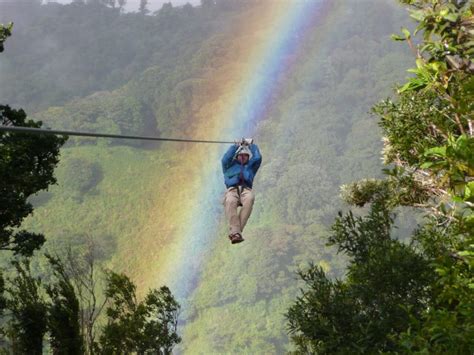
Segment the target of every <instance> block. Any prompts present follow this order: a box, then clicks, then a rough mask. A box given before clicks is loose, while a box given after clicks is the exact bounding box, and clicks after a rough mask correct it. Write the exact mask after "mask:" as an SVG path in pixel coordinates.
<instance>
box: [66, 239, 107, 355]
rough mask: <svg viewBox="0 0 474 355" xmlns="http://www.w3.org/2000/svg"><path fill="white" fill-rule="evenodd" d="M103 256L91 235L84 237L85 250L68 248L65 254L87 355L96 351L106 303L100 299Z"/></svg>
mask: <svg viewBox="0 0 474 355" xmlns="http://www.w3.org/2000/svg"><path fill="white" fill-rule="evenodd" d="M102 256H103V255H102V250H101V247H100V245H98V244H97V243H96V241H95V240H94V238H93V237H92V236H91V235H89V234H87V235H85V248H83V249H82V250H77V249H72V248H71V247H70V246H69V247H68V248H67V250H66V253H65V262H64V271H65V273H66V274H67V275H68V277H69V279H70V282H71V284H72V285H73V286H74V288H75V290H76V295H77V297H78V301H79V322H80V329H81V334H82V336H83V341H84V345H85V351H86V353H87V354H94V353H95V351H96V348H97V342H96V333H97V329H96V328H97V324H96V323H97V320H98V319H99V317H100V316H101V314H102V310H103V309H104V306H105V304H106V301H107V298H106V297H101V296H100V295H101V282H100V281H101V269H100V268H99V263H100V261H101V259H102Z"/></svg>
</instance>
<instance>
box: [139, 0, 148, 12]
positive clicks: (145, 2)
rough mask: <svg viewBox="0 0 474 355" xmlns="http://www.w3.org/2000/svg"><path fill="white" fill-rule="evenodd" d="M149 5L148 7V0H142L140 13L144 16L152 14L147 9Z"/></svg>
mask: <svg viewBox="0 0 474 355" xmlns="http://www.w3.org/2000/svg"><path fill="white" fill-rule="evenodd" d="M147 5H148V0H140V7H139V8H138V11H139V12H140V13H141V14H142V15H146V14H147V13H149V12H150V10H148V9H147Z"/></svg>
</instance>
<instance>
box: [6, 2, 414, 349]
mask: <svg viewBox="0 0 474 355" xmlns="http://www.w3.org/2000/svg"><path fill="white" fill-rule="evenodd" d="M226 4H227V5H226ZM328 9H329V10H328V11H327V13H326V14H325V15H324V18H323V19H321V20H320V21H319V23H318V24H317V25H316V26H315V27H314V29H312V31H311V33H310V35H309V36H308V40H307V42H306V43H304V53H303V55H302V57H301V59H299V61H298V67H297V68H296V69H295V70H294V71H293V72H292V73H291V75H289V77H288V79H287V80H288V83H287V84H285V90H283V92H281V93H280V96H279V98H278V101H277V103H276V104H275V107H274V108H273V109H272V111H271V114H270V115H269V117H268V118H267V119H265V120H263V121H261V122H259V123H258V126H257V127H256V133H255V138H256V140H257V142H258V144H259V145H260V148H261V150H262V152H263V155H264V164H263V166H262V168H261V171H260V172H259V175H258V177H257V181H256V186H257V189H256V191H257V200H256V205H255V208H254V212H253V215H252V217H251V220H250V223H249V226H248V230H247V235H248V241H247V242H246V243H244V244H243V245H242V247H241V248H239V249H234V248H230V244H229V243H228V240H227V239H226V238H224V237H219V239H218V240H217V242H216V243H214V245H212V246H211V250H209V251H208V254H207V258H206V260H205V262H204V264H203V265H202V272H201V275H200V277H199V281H198V284H197V287H196V288H195V289H194V292H193V294H192V295H191V296H190V298H189V299H187V300H184V304H185V311H184V312H183V321H182V325H181V333H182V336H183V343H182V344H181V345H180V351H184V352H187V353H199V354H209V353H249V354H254V353H269V354H270V353H283V352H285V351H287V350H289V340H288V336H287V334H286V328H285V320H284V313H285V312H286V310H287V308H288V305H289V304H290V303H291V302H292V301H293V300H294V298H295V296H296V294H297V293H298V281H297V277H296V274H295V271H296V270H297V269H298V267H300V266H301V267H303V266H306V265H307V263H308V262H310V261H313V262H315V263H319V264H320V265H321V266H322V267H323V268H324V269H325V270H327V271H328V272H329V273H330V274H331V275H332V276H338V275H339V276H340V275H341V274H342V272H343V266H344V260H342V259H341V258H340V257H338V256H337V255H336V254H335V250H334V249H331V248H328V247H326V246H325V243H326V239H325V236H326V235H327V233H328V232H327V231H328V226H329V225H330V224H331V223H332V221H333V219H334V216H335V215H336V214H337V212H338V210H340V209H343V208H345V206H344V205H343V204H342V202H341V201H340V198H339V186H340V185H341V184H343V183H347V182H350V181H354V180H357V179H360V178H363V177H367V176H377V175H379V174H380V169H381V164H380V153H379V152H380V150H381V147H382V144H381V142H380V138H379V137H380V134H379V132H378V128H377V123H376V119H375V118H374V117H373V116H371V115H370V114H369V110H370V107H371V106H372V105H373V104H374V103H375V102H377V101H378V100H379V99H381V98H383V97H385V96H388V95H389V94H390V90H391V89H392V88H391V87H390V85H392V83H393V82H396V81H397V80H400V79H401V78H403V77H404V76H405V73H404V68H406V67H407V66H408V64H407V58H408V56H407V53H406V52H404V49H402V48H401V46H398V45H397V44H393V43H390V41H389V35H390V34H391V33H393V32H396V31H397V30H398V29H399V28H400V27H401V26H402V22H403V21H405V20H403V18H404V17H403V11H402V10H400V9H399V8H397V7H396V6H395V4H391V3H390V2H388V1H379V0H363V1H355V0H354V1H343V0H341V1H334V2H333V3H332V4H331V6H329V7H328ZM251 11H252V6H250V5H249V4H248V3H246V5H245V6H244V5H241V6H238V5H230V4H228V3H227V2H225V1H223V2H217V5H214V6H210V7H206V6H202V7H199V8H192V7H188V6H186V7H183V8H179V9H178V8H166V7H165V8H164V9H163V10H161V11H160V12H159V13H157V14H155V15H154V16H142V15H139V14H127V15H123V14H120V13H119V12H118V11H117V9H115V10H114V9H107V8H102V7H101V8H100V12H98V11H96V10H94V9H92V8H89V7H87V6H85V5H71V6H53V5H49V6H43V7H41V10H40V16H37V17H35V18H27V19H24V20H23V22H21V21H20V23H23V25H22V26H23V27H22V26H20V24H19V25H18V26H17V27H15V32H14V36H13V37H12V41H11V46H12V48H11V50H9V51H7V52H6V55H5V57H2V58H1V61H0V69H1V71H2V74H1V75H2V80H5V79H6V80H8V82H10V83H12V85H11V86H10V87H9V90H8V91H3V90H2V91H0V93H1V99H2V101H3V100H5V102H6V103H11V104H14V105H17V106H23V107H28V108H31V110H32V111H34V112H35V114H34V118H36V119H41V120H43V121H44V122H45V123H46V125H47V126H49V127H54V128H58V129H60V128H64V129H75V130H85V131H97V132H108V133H125V134H147V135H162V136H175V137H176V136H190V135H191V134H192V132H193V130H192V126H193V117H194V113H195V112H196V111H198V110H199V107H196V106H195V105H196V103H199V102H206V100H208V99H209V100H211V95H210V94H209V93H208V92H206V91H205V90H204V88H206V87H207V86H208V85H209V80H210V79H209V78H210V77H212V73H214V72H218V71H219V70H222V68H223V66H225V65H232V64H233V63H232V62H231V61H232V56H231V53H230V54H229V53H226V50H228V48H232V44H233V43H234V42H235V43H237V41H241V40H242V38H239V37H238V36H239V34H238V33H233V32H232V31H231V29H232V24H233V23H234V22H235V21H237V22H238V21H240V20H242V18H244V17H245V16H247V15H248V14H249V13H250V12H251ZM13 15H14V13H13ZM13 15H12V16H13ZM7 16H8V13H4V14H2V17H1V18H0V20H3V19H4V17H7ZM94 16H97V17H94ZM94 18H95V19H96V20H97V19H98V18H100V21H96V20H94ZM86 19H87V21H86ZM53 20H54V23H55V25H54V26H52V25H51V23H52V22H53ZM34 28H36V29H38V32H39V33H43V34H44V36H40V37H42V38H40V39H39V40H38V42H36V39H34V38H32V37H28V36H27V34H28V33H31V31H32V29H34ZM16 31H18V35H17V33H16ZM76 35H78V37H76ZM68 36H71V37H68ZM15 37H17V38H18V39H16V38H15ZM71 38H74V41H72V40H71ZM47 39H49V40H50V42H51V43H53V42H54V46H55V51H54V52H51V51H50V50H47V48H48V47H47V44H46V40H47ZM15 40H18V42H16V43H15ZM8 45H10V43H8ZM23 48H27V50H26V52H25V51H23V50H22V49H23ZM223 56H224V57H225V58H226V61H222V60H217V59H218V58H222V57H223ZM36 57H38V58H41V60H40V62H41V63H42V64H41V65H42V68H41V70H38V69H35V67H34V66H33V65H32V62H33V60H32V58H36ZM64 58H66V59H64ZM7 93H8V95H7ZM208 96H209V98H208ZM222 138H223V139H224V138H229V137H222ZM230 138H231V139H232V138H234V137H230ZM235 138H237V137H235ZM188 153H189V148H187V147H182V146H180V145H177V144H174V143H173V144H167V143H162V144H141V143H132V142H118V141H115V140H114V141H113V140H110V139H98V140H93V139H82V138H80V139H79V138H71V139H70V140H69V143H68V145H67V147H65V148H64V149H63V150H62V155H61V163H60V166H59V168H58V170H57V177H58V184H57V186H54V187H52V188H51V189H50V190H49V191H47V192H43V193H40V194H39V195H38V196H36V197H35V198H34V199H33V203H34V204H35V206H36V209H35V212H34V216H33V217H32V218H30V219H29V220H28V221H27V223H26V227H27V228H29V229H31V230H33V231H41V232H42V233H44V234H45V235H46V237H47V243H46V249H48V250H60V249H61V248H64V247H65V246H67V245H69V244H74V243H77V240H80V236H83V235H86V234H87V235H92V236H93V237H94V238H96V239H100V240H106V242H105V243H104V253H105V254H106V257H105V260H106V261H105V262H104V265H105V266H108V267H113V268H114V269H116V270H119V271H124V272H126V273H127V274H128V275H130V276H131V277H132V279H133V280H134V281H136V283H137V285H138V287H139V292H140V293H141V294H144V293H145V292H146V291H147V290H148V288H150V287H156V286H159V285H160V283H159V282H160V281H159V280H154V279H152V278H151V277H150V275H153V272H152V271H150V270H153V268H154V267H155V265H153V264H150V262H149V260H150V259H148V258H147V255H153V254H154V253H156V252H157V251H158V250H159V249H160V248H166V244H165V243H164V242H163V237H159V236H157V238H156V239H153V240H150V239H146V238H145V237H144V236H146V235H147V234H142V233H141V232H142V231H144V229H146V227H147V223H149V220H150V217H151V214H150V211H151V210H152V209H153V208H157V207H159V208H162V209H163V215H161V217H162V218H166V213H167V211H166V208H167V206H166V205H163V206H157V203H158V202H160V203H161V201H162V198H163V196H166V194H167V191H168V186H167V183H169V181H167V180H166V178H165V176H166V173H168V172H169V171H170V170H172V171H174V170H175V171H178V172H179V171H184V172H185V170H186V167H182V166H178V165H177V164H178V163H177V162H179V161H180V160H179V159H180V156H181V154H188ZM196 159H199V157H197V158H196ZM216 169H220V165H219V162H216ZM177 183H179V182H177ZM176 198H177V199H179V198H185V197H184V196H179V197H176ZM178 203H179V200H178ZM203 208H204V207H203ZM223 228H224V225H223V224H222V228H221V230H222V231H223V230H224V229H223ZM162 232H163V235H166V231H162ZM222 235H225V234H224V232H223V233H222ZM144 250H147V252H148V253H149V254H143V251H144ZM160 251H161V250H160ZM164 252H166V249H164Z"/></svg>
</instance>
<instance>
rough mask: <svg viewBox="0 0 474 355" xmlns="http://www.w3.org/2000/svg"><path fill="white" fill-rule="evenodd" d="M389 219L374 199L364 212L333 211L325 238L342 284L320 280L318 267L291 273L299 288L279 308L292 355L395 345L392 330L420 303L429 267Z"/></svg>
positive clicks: (386, 348)
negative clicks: (341, 270) (340, 259)
mask: <svg viewBox="0 0 474 355" xmlns="http://www.w3.org/2000/svg"><path fill="white" fill-rule="evenodd" d="M392 218H393V216H392V215H391V214H390V212H389V211H388V210H387V209H386V207H385V206H384V204H383V201H380V200H379V201H377V202H375V203H374V204H373V205H372V207H371V210H370V213H369V214H368V215H367V216H366V217H357V218H356V217H354V215H353V214H352V213H348V214H347V215H344V216H343V215H342V214H340V215H339V217H338V218H337V219H336V222H335V224H334V225H333V227H332V230H333V234H332V235H331V236H330V238H329V241H330V244H331V245H337V247H338V250H339V251H341V252H343V253H344V254H347V255H348V256H349V257H350V263H349V265H348V268H347V276H346V279H345V280H344V281H340V280H335V281H332V280H330V279H328V277H327V276H326V274H325V272H324V270H322V268H320V267H318V266H311V267H310V268H309V269H308V270H305V271H300V272H299V275H300V277H301V278H302V280H304V281H305V283H306V290H305V291H303V294H302V295H301V296H299V297H298V298H297V301H296V302H295V304H294V305H293V306H292V307H291V308H290V309H289V311H288V313H287V317H288V322H289V323H288V325H289V330H290V333H291V334H293V336H292V339H293V342H294V344H295V345H296V347H297V351H298V353H318V354H332V353H358V354H364V353H368V352H372V351H374V349H377V350H378V351H382V352H384V351H385V352H398V351H400V350H401V348H400V346H399V344H397V342H396V341H395V340H394V338H393V335H394V334H398V333H399V332H401V331H404V330H405V329H407V327H408V325H409V321H410V317H415V318H416V317H419V316H420V315H421V313H422V311H423V310H424V308H425V307H426V302H427V300H428V296H429V288H428V285H429V284H430V281H431V279H432V270H431V267H430V265H429V263H428V261H427V260H426V258H424V257H423V255H420V254H419V253H418V252H417V251H416V250H415V248H414V247H413V246H410V245H405V244H403V243H402V242H400V241H398V240H396V239H394V238H393V237H392V236H391V229H392V228H393V227H392V225H393V219H392ZM375 290H377V292H375Z"/></svg>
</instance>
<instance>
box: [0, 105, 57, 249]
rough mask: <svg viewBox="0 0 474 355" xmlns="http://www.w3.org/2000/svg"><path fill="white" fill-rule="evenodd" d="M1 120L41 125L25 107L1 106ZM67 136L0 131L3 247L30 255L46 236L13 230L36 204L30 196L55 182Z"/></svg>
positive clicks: (0, 241)
mask: <svg viewBox="0 0 474 355" xmlns="http://www.w3.org/2000/svg"><path fill="white" fill-rule="evenodd" d="M0 118H1V120H0V124H2V125H6V126H9V125H14V126H24V127H35V128H39V127H41V125H42V123H41V122H34V121H32V120H28V121H27V120H26V114H25V112H24V111H23V110H13V109H11V108H10V107H8V106H0ZM64 142H65V138H61V137H55V136H41V135H32V134H10V133H6V132H2V133H0V181H1V182H0V184H1V185H0V189H1V194H0V205H1V206H8V208H2V210H1V212H0V249H3V250H12V251H13V252H14V253H15V254H22V255H31V254H32V253H33V251H34V250H35V249H38V248H39V247H40V246H41V245H42V244H43V243H44V236H42V235H41V234H36V233H30V232H27V231H14V228H17V227H19V226H20V225H21V222H22V221H23V219H24V218H25V217H26V216H28V215H29V214H31V212H32V210H33V208H32V206H31V204H30V203H28V202H27V198H28V197H29V196H31V195H33V194H35V193H37V192H38V191H40V190H43V189H46V188H47V187H48V186H49V185H51V184H54V183H55V182H56V180H55V178H54V176H53V170H54V167H55V166H56V164H57V163H58V155H59V147H60V146H61V145H63V144H64Z"/></svg>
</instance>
